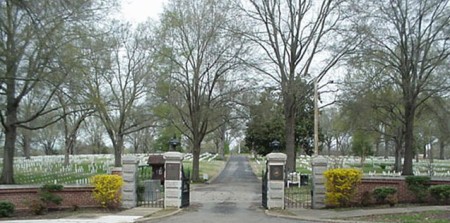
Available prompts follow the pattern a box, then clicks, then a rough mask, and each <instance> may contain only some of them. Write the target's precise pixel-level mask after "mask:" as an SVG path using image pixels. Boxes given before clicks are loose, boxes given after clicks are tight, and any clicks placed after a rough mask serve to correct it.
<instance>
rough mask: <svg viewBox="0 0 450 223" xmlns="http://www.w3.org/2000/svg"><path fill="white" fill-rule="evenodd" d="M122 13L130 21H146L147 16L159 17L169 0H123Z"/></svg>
mask: <svg viewBox="0 0 450 223" xmlns="http://www.w3.org/2000/svg"><path fill="white" fill-rule="evenodd" d="M122 1H123V3H122V14H123V16H124V18H125V19H126V20H128V21H130V22H144V21H145V20H147V18H149V17H151V18H152V19H155V20H156V19H157V18H158V15H159V14H160V13H161V12H162V10H163V3H164V2H167V0H122Z"/></svg>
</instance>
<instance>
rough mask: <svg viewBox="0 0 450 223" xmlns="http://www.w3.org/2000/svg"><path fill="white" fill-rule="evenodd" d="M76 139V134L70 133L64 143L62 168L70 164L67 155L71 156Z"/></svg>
mask: <svg viewBox="0 0 450 223" xmlns="http://www.w3.org/2000/svg"><path fill="white" fill-rule="evenodd" d="M76 139H77V136H76V133H75V132H71V133H70V134H69V136H68V137H67V138H66V141H65V143H64V144H65V147H66V148H65V152H64V166H68V165H69V163H70V160H69V157H70V156H69V155H70V154H72V155H73V150H74V149H73V148H74V147H75V141H76Z"/></svg>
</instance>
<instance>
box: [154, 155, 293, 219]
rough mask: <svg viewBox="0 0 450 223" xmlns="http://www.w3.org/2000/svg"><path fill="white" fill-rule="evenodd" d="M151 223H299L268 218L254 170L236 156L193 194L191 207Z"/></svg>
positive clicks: (196, 188) (243, 159) (246, 161)
mask: <svg viewBox="0 0 450 223" xmlns="http://www.w3.org/2000/svg"><path fill="white" fill-rule="evenodd" d="M149 222H171V223H178V222H179V223H186V222H198V223H200V222H208V223H210V222H214V223H222V222H223V223H224V222H244V223H266V222H280V223H285V222H286V223H287V222H299V221H298V220H289V219H282V218H274V217H269V216H267V215H265V213H264V210H263V209H261V183H260V181H259V180H258V179H257V178H256V176H255V175H254V174H253V172H252V171H251V168H250V165H249V163H248V160H247V157H245V156H238V155H234V156H231V157H230V160H229V162H228V164H227V166H226V167H225V169H224V170H223V172H222V174H221V175H220V176H219V177H218V178H216V180H215V182H213V183H212V184H209V185H199V186H196V187H195V189H193V191H191V207H189V208H187V209H185V210H183V212H181V213H180V214H178V215H175V216H172V217H168V218H166V219H159V220H154V221H149Z"/></svg>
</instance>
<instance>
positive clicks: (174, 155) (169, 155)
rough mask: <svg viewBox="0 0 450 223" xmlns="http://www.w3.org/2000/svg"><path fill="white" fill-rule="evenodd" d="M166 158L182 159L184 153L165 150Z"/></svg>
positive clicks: (168, 159)
mask: <svg viewBox="0 0 450 223" xmlns="http://www.w3.org/2000/svg"><path fill="white" fill-rule="evenodd" d="M163 157H164V160H166V162H167V161H169V162H170V161H182V160H183V159H184V155H183V153H180V152H174V151H170V152H165V153H164V154H163Z"/></svg>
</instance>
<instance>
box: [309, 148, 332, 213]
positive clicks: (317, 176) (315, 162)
mask: <svg viewBox="0 0 450 223" xmlns="http://www.w3.org/2000/svg"><path fill="white" fill-rule="evenodd" d="M311 162H312V163H311V166H312V178H313V180H312V183H313V187H312V190H313V193H312V201H311V202H312V204H311V206H312V208H313V209H319V208H324V207H325V192H326V190H325V176H324V175H323V173H324V172H325V171H326V170H327V168H328V167H327V159H325V157H323V156H316V157H314V158H313V159H312V161H311Z"/></svg>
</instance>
